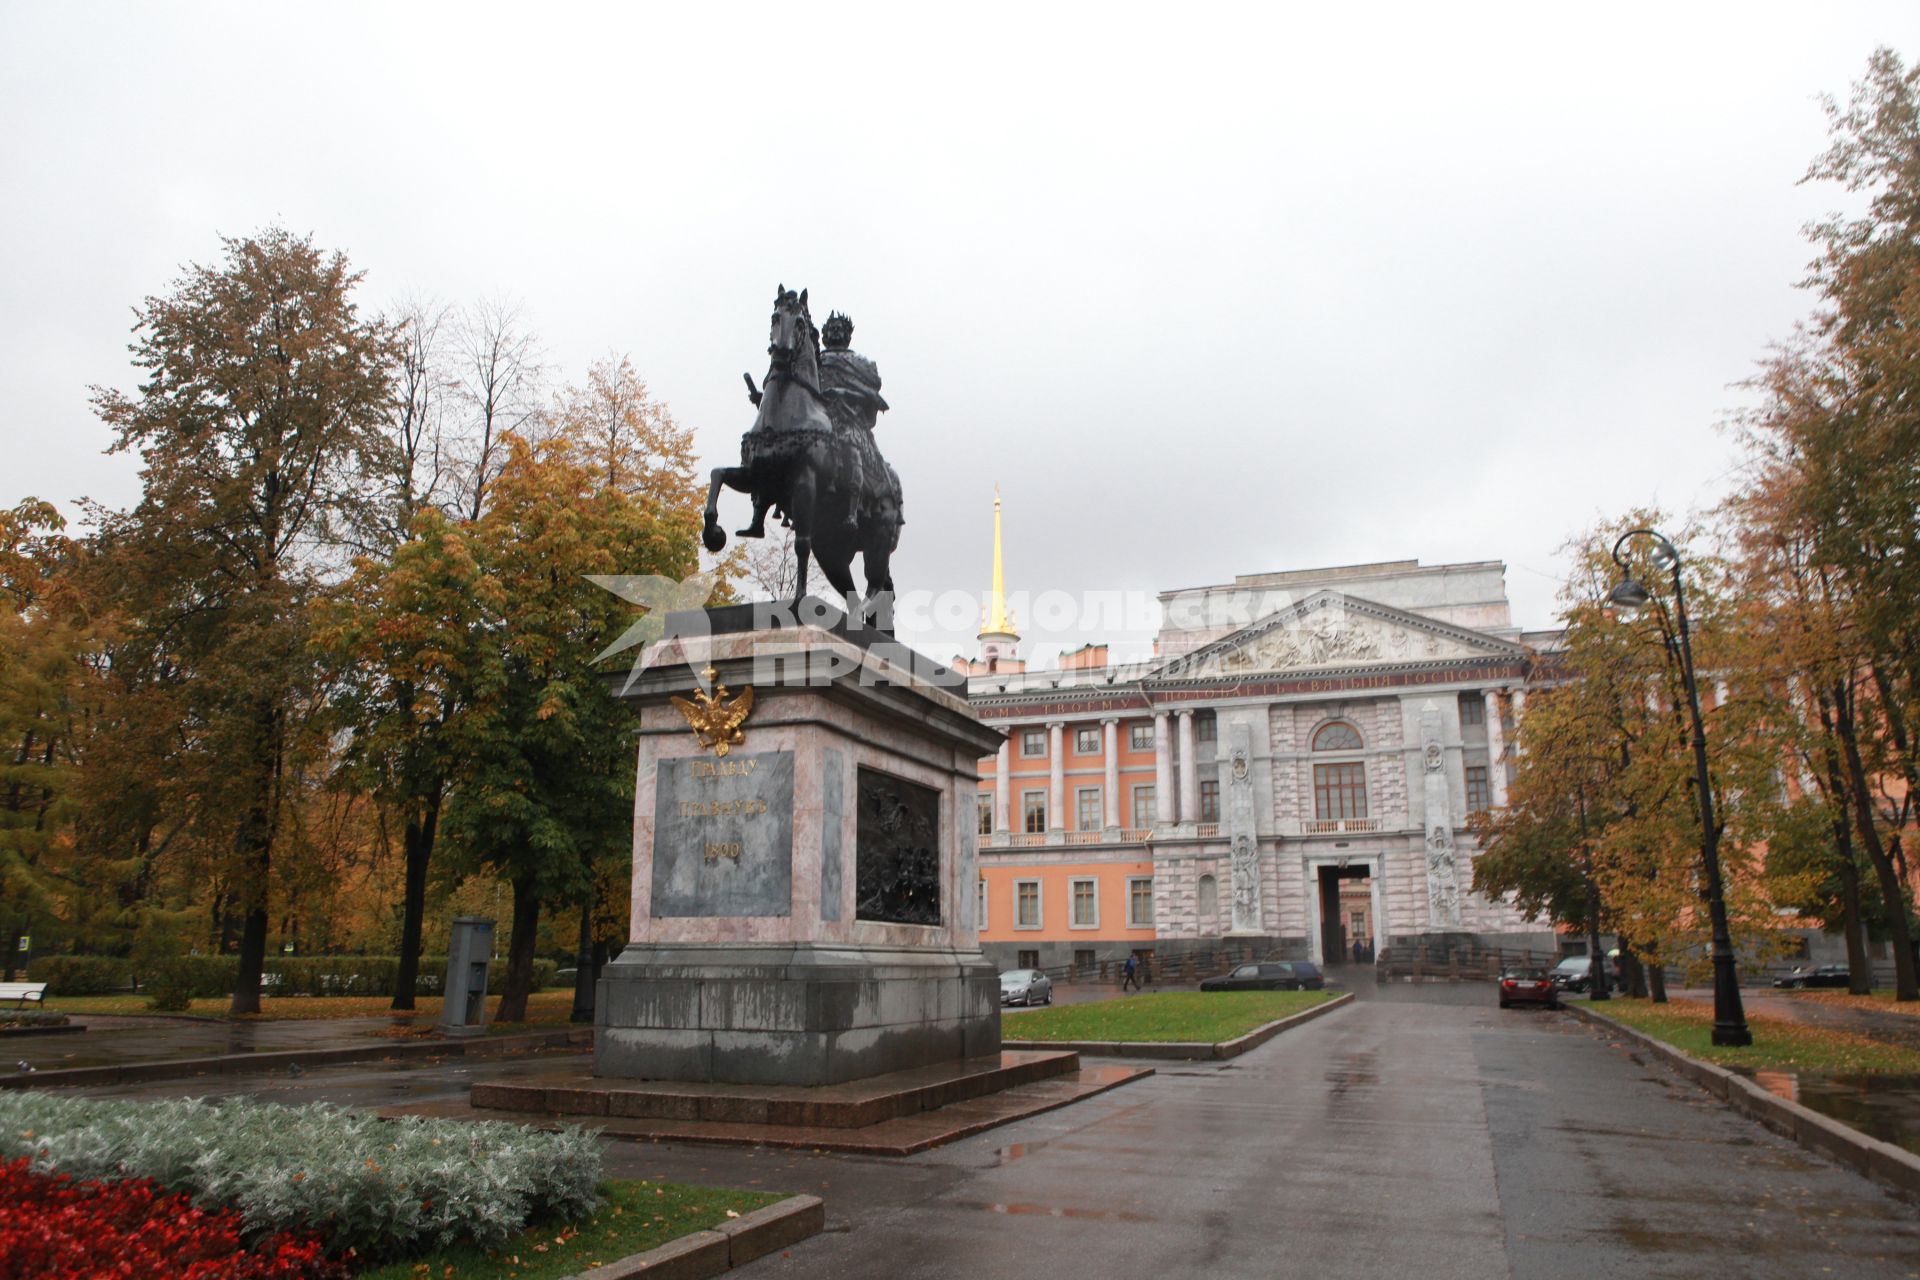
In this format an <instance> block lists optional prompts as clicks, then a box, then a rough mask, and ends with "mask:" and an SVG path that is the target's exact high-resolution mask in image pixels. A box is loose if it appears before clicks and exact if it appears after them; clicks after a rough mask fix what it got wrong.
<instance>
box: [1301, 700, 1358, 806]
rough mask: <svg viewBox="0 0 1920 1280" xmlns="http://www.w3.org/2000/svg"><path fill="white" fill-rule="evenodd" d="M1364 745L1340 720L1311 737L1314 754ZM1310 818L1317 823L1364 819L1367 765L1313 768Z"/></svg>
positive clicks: (1349, 726)
mask: <svg viewBox="0 0 1920 1280" xmlns="http://www.w3.org/2000/svg"><path fill="white" fill-rule="evenodd" d="M1364 745H1365V744H1364V743H1362V742H1361V741H1360V731H1359V730H1358V729H1355V728H1354V727H1353V726H1352V725H1350V724H1347V723H1346V722H1345V721H1342V720H1335V721H1332V722H1330V723H1328V724H1325V725H1322V726H1321V727H1320V730H1319V732H1317V733H1315V734H1314V735H1313V749H1314V750H1315V751H1359V750H1360V749H1361V748H1362V747H1363V746H1364ZM1313 816H1314V817H1315V818H1316V819H1318V820H1319V821H1321V822H1333V821H1337V820H1339V819H1343V818H1364V817H1366V816H1367V766H1366V765H1365V764H1364V763H1362V762H1360V761H1358V760H1356V761H1353V762H1352V763H1350V764H1317V765H1315V766H1313Z"/></svg>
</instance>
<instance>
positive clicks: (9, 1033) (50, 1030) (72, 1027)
mask: <svg viewBox="0 0 1920 1280" xmlns="http://www.w3.org/2000/svg"><path fill="white" fill-rule="evenodd" d="M85 1030H86V1028H85V1027H83V1026H80V1025H79V1024H77V1023H72V1022H64V1023H60V1024H58V1025H56V1026H51V1027H7V1028H5V1029H0V1040H13V1039H16V1038H18V1037H21V1036H70V1035H73V1034H75V1033H76V1032H80V1031H85Z"/></svg>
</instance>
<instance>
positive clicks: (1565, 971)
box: [1547, 956, 1605, 991]
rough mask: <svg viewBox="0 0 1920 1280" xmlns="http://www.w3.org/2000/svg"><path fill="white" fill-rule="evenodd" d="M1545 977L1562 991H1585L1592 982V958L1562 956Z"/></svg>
mask: <svg viewBox="0 0 1920 1280" xmlns="http://www.w3.org/2000/svg"><path fill="white" fill-rule="evenodd" d="M1601 963H1603V964H1604V963H1605V961H1602V962H1601ZM1547 976H1548V977H1550V978H1552V979H1553V985H1554V986H1556V987H1558V988H1559V989H1560V990H1562V991H1585V990H1586V989H1587V987H1588V986H1589V985H1590V984H1591V983H1592V982H1593V957H1592V956H1563V957H1561V960H1560V963H1559V964H1557V965H1555V966H1553V971H1552V973H1550V974H1548V975H1547Z"/></svg>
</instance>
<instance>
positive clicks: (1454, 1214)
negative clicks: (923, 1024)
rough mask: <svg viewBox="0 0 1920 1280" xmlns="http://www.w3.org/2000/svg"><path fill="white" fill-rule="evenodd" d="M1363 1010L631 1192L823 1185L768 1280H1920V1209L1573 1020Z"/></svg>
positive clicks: (719, 1161)
mask: <svg viewBox="0 0 1920 1280" xmlns="http://www.w3.org/2000/svg"><path fill="white" fill-rule="evenodd" d="M1358 994H1360V995H1361V997H1362V999H1361V1000H1360V1001H1358V1002H1356V1003H1355V1004H1354V1005H1352V1006H1350V1007H1349V1008H1347V1009H1345V1010H1342V1011H1340V1012H1338V1013H1335V1014H1333V1015H1331V1016H1328V1017H1325V1018H1322V1019H1319V1020H1317V1021H1315V1022H1312V1023H1308V1024H1307V1025H1305V1026H1303V1027H1301V1028H1299V1029H1298V1030H1295V1031H1290V1032H1288V1033H1287V1034H1286V1035H1283V1036H1280V1037H1279V1038H1277V1039H1275V1040H1273V1041H1272V1042H1270V1043H1269V1044H1267V1045H1266V1046H1264V1047H1262V1048H1261V1049H1258V1050H1256V1051H1254V1052H1253V1053H1250V1054H1247V1055H1245V1056H1244V1057H1241V1058H1238V1059H1236V1060H1234V1061H1232V1062H1230V1063H1223V1064H1220V1065H1218V1066H1211V1065H1208V1066H1197V1065H1186V1064H1167V1065H1166V1066H1165V1067H1163V1069H1162V1070H1161V1072H1160V1074H1159V1075H1157V1076H1155V1077H1153V1078H1152V1079H1149V1080H1145V1081H1142V1082H1140V1083H1138V1084H1132V1085H1128V1086H1126V1087H1125V1088H1122V1089H1119V1090H1116V1091H1114V1092H1113V1093H1110V1094H1106V1095H1104V1096H1102V1097H1099V1098H1094V1099H1091V1100H1089V1101H1087V1102H1082V1103H1079V1104H1077V1105H1075V1106H1073V1107H1069V1108H1066V1109H1064V1110H1062V1111H1057V1112H1051V1113H1049V1114H1046V1115H1042V1116H1036V1117H1034V1118H1032V1119H1030V1120H1025V1121H1022V1122H1020V1123H1018V1124H1014V1125H1009V1126H1006V1127H1004V1128H1001V1129H996V1130H993V1131H992V1132H989V1133H986V1134H982V1135H980V1136H978V1137H976V1138H972V1139H968V1140H967V1141H964V1142H960V1143H956V1144H954V1145H953V1146H950V1147H946V1148H943V1149H941V1150H937V1151H932V1152H928V1153H926V1154H924V1155H921V1156H916V1157H914V1158H912V1159H909V1160H879V1159H861V1158H858V1157H851V1156H833V1155H794V1154H791V1153H782V1152H757V1153H755V1152H746V1151H733V1150H727V1149H721V1148H704V1149H703V1148H696V1147H680V1148H671V1147H635V1146H630V1145H626V1144H619V1145H616V1146H615V1147H614V1148H613V1149H612V1153H611V1163H612V1165H613V1167H614V1168H615V1170H617V1171H618V1172H620V1173H623V1174H627V1175H629V1176H637V1177H656V1176H657V1177H666V1178H673V1179H679V1180H685V1181H693V1182H698V1181H702V1180H711V1181H717V1182H725V1183H732V1184H736V1185H748V1184H755V1185H759V1186H763V1187H767V1188H769V1189H777V1190H787V1191H812V1192H816V1193H818V1194H820V1195H822V1196H824V1197H825V1198H826V1200H827V1214H828V1228H827V1232H826V1234H824V1235H821V1236H816V1237H815V1238H813V1239H812V1240H809V1241H806V1242H804V1243H802V1244H800V1245H796V1246H795V1247H794V1248H792V1249H791V1250H788V1251H787V1255H786V1256H785V1257H781V1256H773V1257H769V1258H766V1259H763V1260H761V1261H759V1262H756V1263H753V1264H752V1265H751V1266H750V1267H748V1268H746V1269H745V1270H744V1272H743V1276H744V1277H757V1276H775V1275H795V1276H827V1275H831V1276H835V1277H841V1276H872V1277H899V1278H904V1277H936V1276H938V1277H944V1276H958V1277H982V1278H989V1277H1043V1278H1044V1280H1069V1278H1072V1277H1083V1276H1084V1277H1132V1276H1153V1277H1161V1276H1195V1275H1199V1276H1209V1277H1214V1276H1222V1277H1225V1276H1246V1277H1276V1276H1312V1277H1374V1276H1385V1275H1394V1276H1415V1277H1421V1278H1422V1280H1437V1278H1438V1277H1453V1276H1460V1277H1497V1276H1514V1277H1523V1278H1531V1277H1556V1278H1561V1277H1567V1278H1577V1280H1594V1278H1596V1277H1613V1276H1619V1277H1643V1276H1686V1277H1695V1276H1726V1277H1775V1276H1778V1277H1794V1278H1796V1280H1798V1278H1800V1277H1809V1276H1821V1275H1829V1274H1830V1275H1837V1276H1848V1277H1862V1278H1864V1277H1869V1276H1913V1275H1920V1209H1916V1208H1915V1207H1913V1206H1910V1205H1907V1204H1905V1203H1903V1202H1901V1201H1899V1200H1897V1199H1896V1198H1895V1197H1893V1196H1892V1195H1891V1194H1889V1193H1887V1192H1885V1191H1882V1190H1881V1189H1880V1188H1879V1187H1878V1186H1877V1185H1876V1184H1874V1183H1871V1182H1868V1181H1867V1180H1866V1179H1864V1178H1861V1177H1860V1176H1858V1175H1857V1174H1854V1173H1852V1172H1851V1171H1849V1170H1846V1169H1843V1168H1841V1167H1840V1166H1838V1165H1835V1164H1832V1163H1831V1162H1829V1161H1826V1160H1824V1159H1822V1158H1820V1157H1818V1156H1815V1155H1813V1154H1811V1153H1809V1152H1806V1151H1804V1150H1802V1149H1801V1148H1800V1147H1798V1146H1795V1145H1793V1144H1791V1143H1788V1142H1785V1141H1783V1140H1782V1139H1780V1138H1777V1137H1775V1136H1774V1135H1773V1134H1771V1133H1768V1132H1767V1131H1766V1130H1764V1129H1762V1128H1761V1127H1760V1126H1758V1125H1756V1124H1754V1123H1753V1122H1751V1121H1748V1120H1745V1119H1742V1118H1740V1117H1739V1116H1736V1115H1734V1114H1733V1113H1731V1112H1729V1111H1728V1110H1726V1108H1725V1107H1723V1106H1722V1105H1721V1104H1719V1103H1717V1102H1714V1101H1712V1100H1711V1099H1710V1098H1708V1097H1707V1095H1705V1094H1704V1093H1701V1092H1700V1091H1699V1090H1697V1089H1695V1088H1694V1087H1693V1086H1691V1085H1689V1084H1687V1083H1686V1082H1684V1081H1682V1080H1680V1079H1679V1078H1678V1077H1676V1076H1673V1075H1672V1074H1670V1073H1669V1072H1667V1071H1666V1070H1665V1069H1664V1068H1662V1067H1659V1066H1657V1065H1649V1064H1647V1063H1644V1062H1642V1061H1641V1060H1639V1059H1638V1058H1637V1057H1636V1056H1634V1055H1633V1054H1630V1053H1629V1052H1627V1051H1626V1050H1625V1049H1624V1048H1621V1047H1614V1046H1610V1045H1609V1044H1608V1042H1607V1041H1606V1040H1605V1039H1603V1038H1601V1037H1600V1036H1598V1035H1597V1034H1596V1033H1594V1032H1592V1031H1589V1030H1587V1029H1586V1028H1584V1027H1582V1026H1580V1025H1579V1024H1577V1023H1575V1022H1574V1021H1573V1020H1572V1019H1571V1018H1570V1017H1568V1016H1566V1015H1563V1014H1552V1013H1546V1012H1543V1011H1532V1010H1513V1011H1510V1012H1506V1013H1503V1012H1501V1011H1500V1010H1498V1009H1496V1008H1494V1007H1492V1001H1491V995H1490V993H1489V992H1488V991H1487V990H1486V989H1485V988H1482V987H1445V986H1423V987H1418V988H1414V987H1390V988H1387V989H1385V990H1382V991H1378V992H1376V991H1374V990H1372V989H1371V988H1369V987H1366V986H1364V985H1362V986H1359V988H1358Z"/></svg>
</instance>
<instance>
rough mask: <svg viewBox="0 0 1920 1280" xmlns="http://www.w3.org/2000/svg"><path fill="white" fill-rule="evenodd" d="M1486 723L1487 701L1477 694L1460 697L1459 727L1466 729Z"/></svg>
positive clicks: (1464, 694)
mask: <svg viewBox="0 0 1920 1280" xmlns="http://www.w3.org/2000/svg"><path fill="white" fill-rule="evenodd" d="M1486 722H1487V700H1486V699H1485V698H1483V697H1481V696H1480V695H1479V694H1477V693H1463V694H1461V695H1460V726H1461V727H1462V728H1468V727H1471V726H1473V725H1476V724H1485V723H1486Z"/></svg>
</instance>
